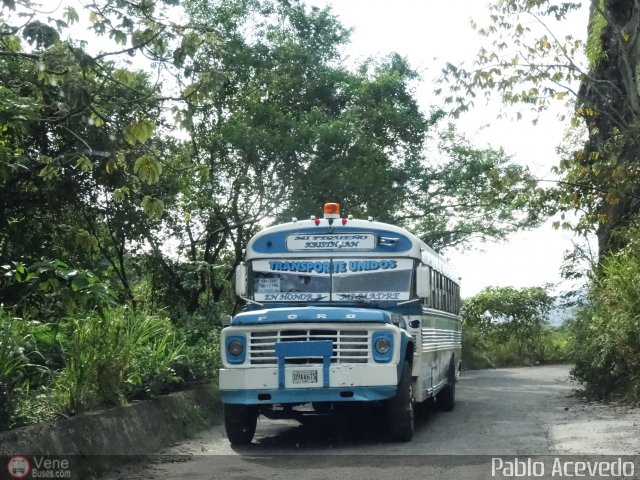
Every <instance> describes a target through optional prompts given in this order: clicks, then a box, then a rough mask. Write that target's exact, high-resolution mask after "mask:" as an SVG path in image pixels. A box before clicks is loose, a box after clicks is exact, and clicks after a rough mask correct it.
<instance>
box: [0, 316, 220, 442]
mask: <svg viewBox="0 0 640 480" xmlns="http://www.w3.org/2000/svg"><path fill="white" fill-rule="evenodd" d="M194 322H195V323H196V324H197V325H198V331H197V332H193V331H190V329H193V328H194V327H193V323H194ZM194 322H182V323H181V324H179V325H176V324H174V322H172V321H171V320H170V319H169V318H168V317H167V316H166V315H164V314H162V313H160V314H157V313H156V314H154V313H148V312H142V311H134V310H133V309H131V308H127V307H117V308H112V309H107V310H103V311H102V312H97V311H96V312H93V313H90V314H87V315H84V316H81V317H80V316H78V317H71V318H64V319H60V320H59V323H56V324H52V323H48V324H43V323H39V322H34V321H29V320H28V319H25V318H20V317H14V316H11V315H10V314H9V312H7V311H5V310H3V309H1V308H0V430H4V429H7V428H15V427H18V426H23V425H28V424H34V423H39V422H43V421H49V420H52V419H55V418H59V417H69V416H72V415H76V414H79V413H82V412H86V411H90V410H94V409H98V408H107V407H111V406H116V405H122V404H125V403H127V402H128V401H131V400H140V399H146V398H152V397H154V396H157V395H162V394H165V393H169V392H173V391H176V390H180V389H184V388H186V387H187V386H188V385H190V384H193V383H202V382H207V381H211V380H213V379H215V378H216V375H217V370H218V367H219V328H218V327H215V326H214V325H212V324H211V322H203V321H201V320H200V319H197V320H195V321H194Z"/></svg>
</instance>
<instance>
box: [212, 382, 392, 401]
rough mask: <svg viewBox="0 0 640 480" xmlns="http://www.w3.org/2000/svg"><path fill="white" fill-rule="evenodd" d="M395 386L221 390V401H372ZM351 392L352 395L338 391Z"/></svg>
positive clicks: (389, 392) (390, 396) (380, 398)
mask: <svg viewBox="0 0 640 480" xmlns="http://www.w3.org/2000/svg"><path fill="white" fill-rule="evenodd" d="M396 390H397V388H396V386H395V385H390V386H379V387H345V388H288V389H281V390H223V391H221V392H220V393H221V397H222V402H223V403H233V404H242V405H260V404H263V405H271V404H274V403H309V402H373V401H377V400H386V399H389V398H393V397H394V396H395V395H396ZM342 392H352V393H353V396H352V397H342V396H341V395H340V393H342ZM258 395H271V398H270V399H269V400H258Z"/></svg>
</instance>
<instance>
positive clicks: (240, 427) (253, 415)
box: [224, 404, 258, 445]
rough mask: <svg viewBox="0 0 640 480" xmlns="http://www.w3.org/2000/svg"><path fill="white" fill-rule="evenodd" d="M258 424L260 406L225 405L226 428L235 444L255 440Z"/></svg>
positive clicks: (230, 439) (230, 440) (232, 442)
mask: <svg viewBox="0 0 640 480" xmlns="http://www.w3.org/2000/svg"><path fill="white" fill-rule="evenodd" d="M257 424H258V408H257V407H254V406H252V405H233V404H225V405H224V429H225V431H226V432H227V437H228V438H229V442H231V444H233V445H247V444H249V443H251V440H253V436H254V435H255V433H256V426H257Z"/></svg>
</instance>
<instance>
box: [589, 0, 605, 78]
mask: <svg viewBox="0 0 640 480" xmlns="http://www.w3.org/2000/svg"><path fill="white" fill-rule="evenodd" d="M599 3H600V5H599V7H600V9H602V8H604V0H599ZM606 26H607V19H606V18H604V16H603V15H602V13H600V12H598V11H595V12H594V13H593V15H592V16H591V19H590V20H589V33H588V35H587V43H586V45H585V52H586V53H587V59H588V60H589V67H590V68H591V69H593V68H596V67H597V66H598V63H599V62H600V60H601V59H602V56H603V55H604V50H603V49H602V31H603V30H604V28H605V27H606Z"/></svg>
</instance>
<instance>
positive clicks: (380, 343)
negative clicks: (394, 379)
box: [373, 337, 391, 355]
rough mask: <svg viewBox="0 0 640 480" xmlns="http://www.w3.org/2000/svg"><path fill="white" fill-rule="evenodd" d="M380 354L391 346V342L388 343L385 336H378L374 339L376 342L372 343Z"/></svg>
mask: <svg viewBox="0 0 640 480" xmlns="http://www.w3.org/2000/svg"><path fill="white" fill-rule="evenodd" d="M373 346H374V347H375V349H376V352H378V353H379V354H381V355H384V354H385V353H387V352H388V351H389V349H390V348H391V344H390V343H389V339H388V338H387V337H380V338H378V339H377V340H376V343H375V344H374V345H373Z"/></svg>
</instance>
